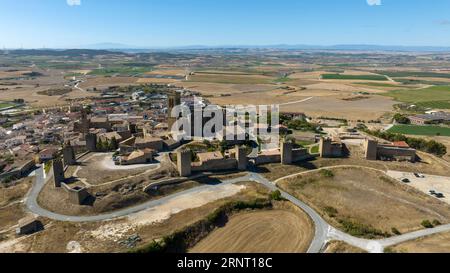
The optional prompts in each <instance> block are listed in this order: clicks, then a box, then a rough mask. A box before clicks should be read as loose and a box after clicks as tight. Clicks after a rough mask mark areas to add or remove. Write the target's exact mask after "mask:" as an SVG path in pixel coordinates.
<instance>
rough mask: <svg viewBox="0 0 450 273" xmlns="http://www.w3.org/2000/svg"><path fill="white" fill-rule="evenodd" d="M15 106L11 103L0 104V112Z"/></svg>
mask: <svg viewBox="0 0 450 273" xmlns="http://www.w3.org/2000/svg"><path fill="white" fill-rule="evenodd" d="M14 105H15V104H13V103H9V102H0V110H3V109H5V108H8V107H11V106H14Z"/></svg>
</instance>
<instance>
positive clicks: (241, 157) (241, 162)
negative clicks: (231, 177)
mask: <svg viewBox="0 0 450 273" xmlns="http://www.w3.org/2000/svg"><path fill="white" fill-rule="evenodd" d="M236 160H237V164H238V170H239V171H245V170H247V164H248V159H247V151H246V149H245V147H239V146H237V147H236Z"/></svg>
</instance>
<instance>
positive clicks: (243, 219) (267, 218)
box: [190, 210, 314, 253]
mask: <svg viewBox="0 0 450 273" xmlns="http://www.w3.org/2000/svg"><path fill="white" fill-rule="evenodd" d="M313 230H314V229H313V226H312V223H311V221H310V220H309V218H308V216H306V214H305V213H303V212H298V213H295V212H292V211H283V210H273V211H258V212H248V213H241V214H238V215H235V216H233V217H231V219H230V220H229V222H228V223H227V224H226V225H225V227H223V228H220V229H217V230H215V231H214V232H212V233H211V234H210V235H209V236H208V237H206V238H205V239H204V240H202V241H201V242H200V243H198V244H197V245H196V246H195V247H194V248H192V249H191V250H190V252H192V253H304V252H306V251H307V250H308V247H309V245H310V243H311V241H312V238H313V236H314V235H313V233H314V232H313Z"/></svg>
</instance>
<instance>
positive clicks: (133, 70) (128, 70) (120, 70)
mask: <svg viewBox="0 0 450 273" xmlns="http://www.w3.org/2000/svg"><path fill="white" fill-rule="evenodd" d="M152 70H153V68H152V67H126V66H124V67H111V68H101V69H95V70H92V71H91V72H89V75H95V76H113V75H119V76H136V75H140V74H144V73H146V72H150V71H152Z"/></svg>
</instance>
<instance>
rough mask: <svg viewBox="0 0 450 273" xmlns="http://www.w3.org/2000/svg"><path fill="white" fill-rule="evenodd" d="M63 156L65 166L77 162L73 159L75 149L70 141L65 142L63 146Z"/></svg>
mask: <svg viewBox="0 0 450 273" xmlns="http://www.w3.org/2000/svg"><path fill="white" fill-rule="evenodd" d="M63 158H64V165H65V166H72V165H76V164H77V160H76V159H75V151H74V150H73V147H72V146H71V145H70V143H67V144H66V145H64V147H63Z"/></svg>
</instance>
